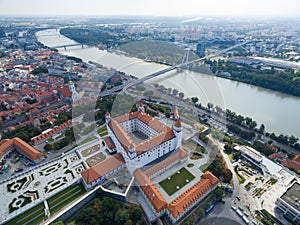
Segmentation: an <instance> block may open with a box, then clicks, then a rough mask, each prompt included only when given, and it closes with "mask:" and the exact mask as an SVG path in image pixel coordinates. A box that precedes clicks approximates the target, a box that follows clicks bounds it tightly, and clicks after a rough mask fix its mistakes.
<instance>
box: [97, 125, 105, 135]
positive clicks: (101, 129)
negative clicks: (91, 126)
mask: <svg viewBox="0 0 300 225" xmlns="http://www.w3.org/2000/svg"><path fill="white" fill-rule="evenodd" d="M104 131H107V128H106V126H103V127H101V128H100V129H99V130H97V133H98V134H100V133H103V132H104Z"/></svg>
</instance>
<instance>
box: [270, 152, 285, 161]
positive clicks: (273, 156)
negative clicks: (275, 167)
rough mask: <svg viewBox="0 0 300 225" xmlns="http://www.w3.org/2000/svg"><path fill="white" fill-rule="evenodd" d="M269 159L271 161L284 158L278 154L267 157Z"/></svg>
mask: <svg viewBox="0 0 300 225" xmlns="http://www.w3.org/2000/svg"><path fill="white" fill-rule="evenodd" d="M269 159H273V160H275V159H281V160H283V159H284V156H283V155H281V154H279V153H273V154H271V155H269Z"/></svg>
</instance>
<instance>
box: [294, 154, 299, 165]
mask: <svg viewBox="0 0 300 225" xmlns="http://www.w3.org/2000/svg"><path fill="white" fill-rule="evenodd" d="M293 160H294V161H295V162H297V163H300V155H296V156H295V157H294V158H293Z"/></svg>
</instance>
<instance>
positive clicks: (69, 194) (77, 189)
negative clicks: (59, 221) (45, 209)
mask: <svg viewBox="0 0 300 225" xmlns="http://www.w3.org/2000/svg"><path fill="white" fill-rule="evenodd" d="M84 192H85V189H84V187H83V185H82V183H80V184H77V185H75V186H70V187H68V188H66V189H65V190H63V191H61V192H59V193H58V194H56V195H54V196H52V197H51V198H49V199H48V200H47V202H48V205H49V209H50V212H51V213H53V212H56V211H58V210H59V209H61V208H62V207H64V206H65V205H67V204H69V203H70V202H72V201H74V200H75V199H76V198H78V197H79V196H81V195H82V194H83V193H84Z"/></svg>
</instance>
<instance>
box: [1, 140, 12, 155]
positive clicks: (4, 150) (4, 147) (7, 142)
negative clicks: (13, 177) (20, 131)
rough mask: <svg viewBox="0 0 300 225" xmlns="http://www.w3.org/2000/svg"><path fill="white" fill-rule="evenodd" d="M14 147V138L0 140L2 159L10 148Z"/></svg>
mask: <svg viewBox="0 0 300 225" xmlns="http://www.w3.org/2000/svg"><path fill="white" fill-rule="evenodd" d="M12 149H13V140H12V139H4V140H2V141H0V159H2V157H4V156H5V154H6V153H8V152H9V151H10V150H12Z"/></svg>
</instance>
